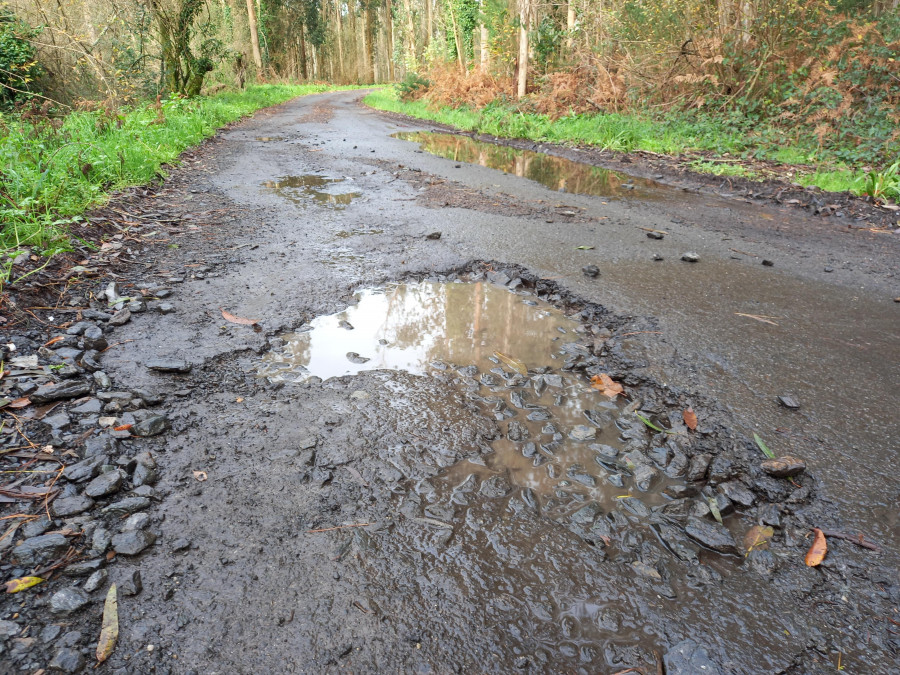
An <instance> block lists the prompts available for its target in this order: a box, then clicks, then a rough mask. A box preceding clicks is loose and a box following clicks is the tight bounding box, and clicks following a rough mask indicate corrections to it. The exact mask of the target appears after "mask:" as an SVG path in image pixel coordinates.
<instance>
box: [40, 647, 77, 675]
mask: <svg viewBox="0 0 900 675" xmlns="http://www.w3.org/2000/svg"><path fill="white" fill-rule="evenodd" d="M47 667H48V668H49V669H50V670H56V671H59V672H62V673H77V672H78V671H79V670H81V669H82V668H84V657H83V656H82V655H81V652H80V651H78V650H77V649H71V648H69V647H64V648H63V649H60V650H59V651H58V652H56V654H55V655H54V656H53V660H52V661H50V665H48V666H47Z"/></svg>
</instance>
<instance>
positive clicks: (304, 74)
mask: <svg viewBox="0 0 900 675" xmlns="http://www.w3.org/2000/svg"><path fill="white" fill-rule="evenodd" d="M297 34H298V37H299V39H300V76H301V77H302V78H303V80H304V81H305V80H308V79H309V77H308V76H307V72H306V26H304V25H303V24H302V23H301V24H300V27H299V30H298V31H297Z"/></svg>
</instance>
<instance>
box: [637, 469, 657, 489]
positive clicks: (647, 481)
mask: <svg viewBox="0 0 900 675" xmlns="http://www.w3.org/2000/svg"><path fill="white" fill-rule="evenodd" d="M658 477H659V471H658V470H656V469H655V468H653V467H652V466H650V465H649V464H641V465H640V466H638V467H637V468H635V470H634V484H635V487H637V489H638V490H640V491H641V492H647V491H648V490H649V489H650V488H651V487H653V483H655V482H656V479H657V478H658Z"/></svg>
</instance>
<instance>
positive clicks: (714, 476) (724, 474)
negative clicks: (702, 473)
mask: <svg viewBox="0 0 900 675" xmlns="http://www.w3.org/2000/svg"><path fill="white" fill-rule="evenodd" d="M735 473H737V469H736V468H735V466H734V462H732V461H731V460H730V459H728V458H727V457H721V456H720V457H716V458H715V459H714V460H713V461H712V463H711V464H710V465H709V474H708V477H709V481H710V482H711V483H724V482H725V481H727V480H728V479H730V478H733V477H734V475H735Z"/></svg>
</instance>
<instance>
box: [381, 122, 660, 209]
mask: <svg viewBox="0 0 900 675" xmlns="http://www.w3.org/2000/svg"><path fill="white" fill-rule="evenodd" d="M394 137H395V138H399V139H401V140H404V141H413V142H414V143H418V144H419V146H420V147H421V148H422V149H423V150H425V151H426V152H430V153H431V154H433V155H439V156H440V157H445V158H447V159H452V160H455V161H458V162H466V163H468V164H478V165H480V166H486V167H488V168H490V169H498V170H500V171H503V172H505V173H509V174H513V175H515V176H519V177H520V178H528V179H530V180H533V181H536V182H538V183H540V184H541V185H544V186H546V187H549V188H550V189H552V190H558V191H559V192H571V193H573V194H582V195H593V196H596V197H640V198H641V199H651V198H653V197H654V196H659V194H660V192H661V190H663V188H662V186H661V185H659V184H658V183H656V182H654V181H651V180H647V179H645V178H636V177H633V176H628V175H627V174H624V173H619V172H617V171H610V170H609V169H602V168H600V167H597V166H593V165H591V164H585V163H583V162H575V161H572V160H570V159H564V158H562V157H555V156H553V155H548V154H545V153H543V152H535V151H533V150H520V149H518V148H510V147H507V146H503V145H494V144H493V143H485V142H483V141H476V140H474V139H472V138H469V137H468V136H458V135H456V134H439V133H433V132H427V131H403V132H400V133H397V134H394Z"/></svg>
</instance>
